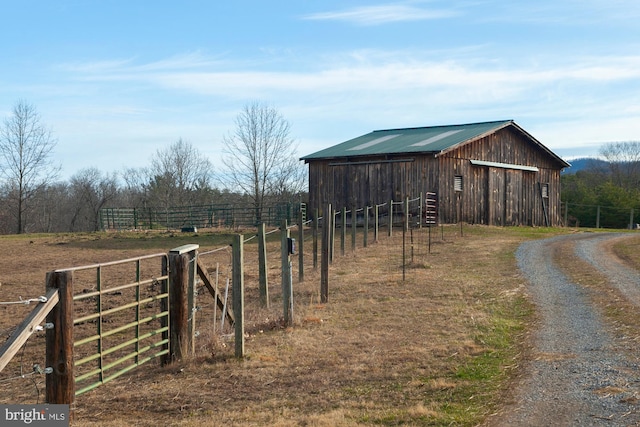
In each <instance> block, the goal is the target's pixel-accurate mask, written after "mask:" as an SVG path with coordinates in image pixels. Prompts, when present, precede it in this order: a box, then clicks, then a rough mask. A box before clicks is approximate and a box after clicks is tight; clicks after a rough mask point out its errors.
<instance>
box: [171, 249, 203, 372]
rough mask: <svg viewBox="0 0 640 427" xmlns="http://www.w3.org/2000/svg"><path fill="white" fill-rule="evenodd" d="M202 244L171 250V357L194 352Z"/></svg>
mask: <svg viewBox="0 0 640 427" xmlns="http://www.w3.org/2000/svg"><path fill="white" fill-rule="evenodd" d="M199 247H200V245H194V244H191V245H183V246H179V247H177V248H174V249H171V251H169V288H170V291H169V328H170V331H169V352H170V354H171V361H176V360H182V359H183V358H184V357H187V356H189V355H193V354H194V353H195V341H194V339H193V334H194V331H195V310H194V309H195V295H194V292H195V263H196V257H197V249H198V248H199Z"/></svg>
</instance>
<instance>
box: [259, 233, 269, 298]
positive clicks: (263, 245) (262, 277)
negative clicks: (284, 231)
mask: <svg viewBox="0 0 640 427" xmlns="http://www.w3.org/2000/svg"><path fill="white" fill-rule="evenodd" d="M265 227H266V226H265V224H264V222H263V223H260V225H259V226H258V276H259V278H258V280H259V282H260V283H259V287H260V302H261V303H262V305H264V306H266V307H267V308H269V280H268V278H267V233H266V230H265Z"/></svg>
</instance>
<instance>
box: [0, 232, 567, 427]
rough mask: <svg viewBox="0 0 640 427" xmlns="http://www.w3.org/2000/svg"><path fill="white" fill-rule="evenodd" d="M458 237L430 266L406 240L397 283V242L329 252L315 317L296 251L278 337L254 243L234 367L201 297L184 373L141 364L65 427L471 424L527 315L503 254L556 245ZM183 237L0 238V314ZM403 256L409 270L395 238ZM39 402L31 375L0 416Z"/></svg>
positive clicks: (501, 389) (273, 272) (422, 251)
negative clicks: (289, 319) (64, 278)
mask: <svg viewBox="0 0 640 427" xmlns="http://www.w3.org/2000/svg"><path fill="white" fill-rule="evenodd" d="M441 231H444V237H445V240H444V241H443V240H441V235H440V232H441ZM459 232H460V229H459V228H457V227H451V228H445V229H444V230H439V231H438V233H434V235H433V236H432V239H433V240H432V241H433V244H432V251H431V253H430V254H429V253H427V250H426V245H427V240H426V239H427V237H426V231H422V232H416V233H415V234H414V241H413V261H412V262H411V263H410V265H408V266H407V268H406V269H405V270H404V273H403V269H402V234H401V232H400V231H396V232H395V233H394V236H393V237H392V238H389V237H387V236H386V235H382V236H381V237H380V241H379V242H378V243H371V241H372V240H373V238H372V235H370V237H369V242H370V243H369V246H368V247H367V248H362V247H361V246H362V245H361V244H362V236H358V249H357V251H355V252H352V251H351V247H350V241H348V243H347V249H346V255H345V256H344V257H342V256H340V246H339V242H338V243H337V244H336V255H335V258H334V262H333V264H332V265H331V268H330V284H329V302H328V303H327V304H320V302H319V287H320V277H319V271H317V270H313V269H312V266H311V254H310V253H309V246H310V245H309V244H308V243H309V242H307V252H306V253H305V257H306V258H305V260H306V262H305V264H306V272H305V279H306V280H305V281H304V282H303V283H297V280H296V277H297V273H298V267H297V265H298V264H297V259H293V267H294V301H295V310H294V325H293V327H287V328H283V327H282V325H281V323H280V321H279V320H280V318H281V317H282V307H281V305H282V300H281V295H280V279H279V267H278V263H279V249H278V247H277V243H276V242H275V241H277V236H276V238H274V239H271V240H274V242H272V243H270V244H269V245H270V246H269V263H270V268H269V280H270V292H271V295H270V302H271V305H270V308H264V307H261V306H260V304H259V303H258V291H257V286H258V284H257V265H256V264H257V263H256V262H255V259H256V258H255V253H256V245H255V244H252V243H247V244H245V249H246V251H247V254H246V255H245V260H246V262H245V264H246V267H245V268H246V276H245V286H246V290H245V300H246V313H247V314H246V317H247V320H246V325H247V327H246V331H247V339H246V349H247V357H245V358H244V359H243V360H237V359H235V358H234V356H233V342H232V340H231V338H229V337H228V336H226V335H224V334H223V335H220V333H219V332H218V331H217V330H216V331H214V330H213V311H212V309H213V304H212V302H213V301H212V299H211V298H210V297H209V296H208V294H204V295H202V296H201V297H200V302H199V303H198V304H199V305H202V306H203V310H202V311H201V312H199V313H198V315H197V318H198V330H199V332H200V335H199V336H198V338H197V341H196V347H197V352H196V355H195V356H194V357H193V359H191V360H187V361H183V362H180V363H177V364H174V365H170V366H165V367H160V366H158V365H157V364H156V363H153V362H152V363H150V364H147V365H144V366H142V367H140V368H138V369H136V370H134V371H133V372H132V373H130V374H127V375H124V376H123V377H121V378H119V379H117V380H115V381H112V382H110V383H107V384H105V385H103V386H101V387H99V388H97V389H96V390H94V391H92V392H89V393H86V394H83V395H81V396H78V398H77V412H76V422H75V424H74V425H80V426H111V427H118V426H125V425H126V426H132V425H140V426H146V425H149V426H152V425H167V426H200V425H246V426H251V425H256V426H258V425H260V426H262V425H272V426H294V425H295V426H297V425H307V426H356V425H401V424H402V425H476V424H477V423H479V422H481V421H482V420H483V419H484V418H485V417H486V416H487V415H488V414H490V413H492V412H494V411H495V409H496V407H497V405H499V404H500V401H501V400H502V398H503V396H504V393H505V392H506V390H507V389H508V384H509V381H510V378H511V375H512V374H513V372H514V369H515V367H516V366H517V364H518V361H519V358H520V357H521V356H520V350H521V348H522V341H523V339H524V333H525V331H526V328H525V326H526V324H527V322H528V320H529V319H530V315H531V307H530V306H529V305H528V303H527V301H526V299H525V296H524V291H523V289H524V286H523V284H524V280H523V278H522V277H520V276H519V274H518V271H517V268H516V267H515V261H514V257H513V251H514V250H515V248H516V247H517V245H518V243H519V242H521V241H523V240H524V239H527V238H534V237H543V236H546V235H549V234H550V233H554V232H557V230H547V229H525V228H515V229H501V228H490V227H465V229H464V236H460V235H459ZM247 234H249V232H248V233H247ZM190 237H191V239H192V240H191V242H195V243H200V245H201V249H200V250H201V251H206V250H208V249H213V248H215V247H219V246H220V244H221V243H220V242H222V241H223V240H224V238H222V237H220V236H215V235H213V234H208V233H204V234H200V235H199V236H197V237H196V236H190ZM185 238H186V237H185ZM185 238H183V237H181V236H180V237H179V236H173V237H171V236H164V235H160V236H154V237H149V236H147V237H145V238H144V239H140V238H139V237H137V238H134V237H131V236H126V235H120V236H111V235H83V236H33V237H30V238H29V237H27V238H24V237H15V238H0V246H4V247H3V249H4V250H3V252H4V253H5V254H9V255H12V256H9V257H5V258H3V263H2V265H0V282H2V283H3V285H2V287H0V300H1V301H8V300H12V299H15V298H16V297H17V296H18V295H23V296H26V295H39V294H41V293H42V288H43V287H44V275H45V272H46V271H48V270H52V269H54V268H60V267H67V266H70V265H81V264H86V263H94V262H104V261H111V260H115V259H121V258H128V257H132V256H138V255H142V254H144V253H155V252H158V251H159V250H160V251H163V250H164V251H166V250H168V249H170V248H172V247H175V246H179V245H181V244H183V243H185V241H183V240H184V239H185ZM59 240H61V241H64V242H65V244H59V243H60V242H59ZM78 240H80V242H78ZM254 242H255V240H254ZM406 244H407V246H406V248H407V249H406V256H407V260H410V254H411V247H410V240H409V237H408V236H407V239H406ZM119 247H121V248H124V249H118V248H119ZM203 260H204V261H205V263H206V264H207V265H208V266H209V267H210V269H211V270H212V271H213V270H214V269H215V267H216V266H218V272H219V280H220V284H221V285H223V284H224V283H225V280H226V277H227V276H228V264H229V256H228V253H226V252H225V251H222V252H221V253H216V254H212V255H208V256H205V257H203ZM403 276H404V280H403ZM21 315H22V314H21V313H19V312H17V311H15V310H14V308H13V307H11V308H6V307H3V308H2V309H1V311H0V321H1V322H2V323H1V324H2V325H3V326H1V327H0V329H1V330H2V331H5V329H7V330H8V329H10V327H6V326H7V325H9V324H12V323H11V322H13V324H14V325H15V323H16V322H15V321H14V320H13V319H20V318H21V317H20V316H21ZM218 315H219V313H218ZM218 323H219V319H218ZM218 326H219V325H218ZM226 332H229V331H226ZM32 340H33V341H32ZM32 340H30V343H29V345H28V347H27V350H26V351H25V356H24V357H22V359H16V360H15V361H14V362H12V363H13V366H12V367H8V368H7V369H5V371H3V372H2V377H1V378H0V381H3V379H2V378H5V379H6V378H8V377H10V376H12V375H15V374H16V372H17V370H18V369H19V367H20V366H22V367H23V368H24V366H27V365H28V366H29V368H30V366H31V362H32V360H36V359H38V358H40V359H43V353H40V354H39V353H38V349H40V350H39V351H41V352H42V347H41V344H42V343H41V342H40V341H43V340H42V338H40V337H38V336H35V337H33V338H32ZM32 350H33V351H32ZM27 360H28V362H27ZM32 380H35V383H33V382H32ZM34 384H36V385H37V386H38V388H39V390H40V395H39V396H38V395H37V392H36V391H35V390H34V389H35V386H34ZM42 387H43V380H42V376H34V377H30V378H28V379H18V380H14V381H5V383H3V389H5V390H6V392H5V393H3V396H2V398H1V401H2V403H23V402H24V403H35V401H36V399H38V398H39V399H40V402H42Z"/></svg>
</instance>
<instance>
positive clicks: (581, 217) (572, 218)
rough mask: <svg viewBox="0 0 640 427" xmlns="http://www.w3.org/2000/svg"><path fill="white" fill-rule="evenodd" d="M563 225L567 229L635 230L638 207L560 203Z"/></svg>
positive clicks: (639, 217) (638, 215)
mask: <svg viewBox="0 0 640 427" xmlns="http://www.w3.org/2000/svg"><path fill="white" fill-rule="evenodd" d="M562 213H563V216H564V224H565V226H567V227H588V228H612V229H637V228H638V223H640V207H636V208H628V207H616V206H599V205H584V204H578V203H568V202H562Z"/></svg>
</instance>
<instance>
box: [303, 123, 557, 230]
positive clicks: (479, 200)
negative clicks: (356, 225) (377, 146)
mask: <svg viewBox="0 0 640 427" xmlns="http://www.w3.org/2000/svg"><path fill="white" fill-rule="evenodd" d="M470 160H482V161H486V162H496V163H505V164H512V165H522V166H535V167H537V168H538V169H539V170H538V172H532V171H527V170H519V169H509V168H501V167H492V166H478V165H472V164H471V162H470ZM561 168H562V165H561V164H560V163H559V162H558V160H557V158H554V157H553V156H551V155H550V154H549V153H548V152H546V151H545V150H543V149H541V148H540V147H538V146H537V145H535V144H533V143H532V142H531V141H530V140H529V139H528V138H527V137H526V136H525V135H523V134H522V133H521V132H520V131H518V130H517V129H516V128H515V127H506V128H503V129H501V130H499V131H497V132H495V133H492V134H490V135H487V136H485V137H483V138H480V139H478V140H476V141H472V142H468V143H465V144H463V145H461V146H460V147H457V148H455V149H452V150H450V151H448V152H446V153H444V154H442V155H440V156H438V157H436V156H434V155H433V154H429V153H424V154H422V153H414V154H408V153H405V154H402V155H396V156H389V155H388V156H385V157H369V158H363V157H359V158H357V160H356V159H347V158H343V159H321V160H310V161H309V208H310V209H311V212H313V210H314V209H316V208H318V209H319V210H320V212H322V209H324V207H325V206H326V205H327V204H328V203H331V204H332V205H333V206H334V207H335V208H337V209H341V208H342V207H347V208H352V207H357V208H361V207H364V206H365V205H368V206H373V205H375V204H382V203H385V202H388V201H389V200H390V199H393V200H395V201H400V200H402V199H403V198H404V197H407V196H409V197H416V196H418V195H419V194H420V193H423V194H424V193H426V192H427V191H432V192H436V193H437V194H438V201H439V215H440V221H441V222H444V223H455V222H458V221H463V222H467V223H471V224H488V225H531V226H543V225H546V224H547V223H548V225H552V226H557V225H560V223H561V215H560V171H561ZM456 176H461V177H462V185H463V188H462V191H454V181H455V177H456ZM541 184H547V185H548V186H549V198H548V199H544V202H545V205H543V198H542V195H541V191H540V185H541ZM545 212H546V215H545Z"/></svg>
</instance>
